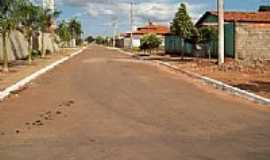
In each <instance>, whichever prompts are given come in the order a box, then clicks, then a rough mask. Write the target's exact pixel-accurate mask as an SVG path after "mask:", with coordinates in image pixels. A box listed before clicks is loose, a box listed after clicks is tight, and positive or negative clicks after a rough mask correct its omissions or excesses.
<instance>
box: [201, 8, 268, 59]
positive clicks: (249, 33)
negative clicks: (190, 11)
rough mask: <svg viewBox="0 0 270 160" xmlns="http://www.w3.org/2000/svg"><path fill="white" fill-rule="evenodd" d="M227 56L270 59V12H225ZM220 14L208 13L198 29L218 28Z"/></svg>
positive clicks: (202, 18) (203, 17)
mask: <svg viewBox="0 0 270 160" xmlns="http://www.w3.org/2000/svg"><path fill="white" fill-rule="evenodd" d="M224 21H225V54H226V56H230V57H234V58H236V59H247V58H262V59H270V12H225V13H224ZM217 22H218V13H217V12H206V13H205V14H204V15H203V16H202V17H201V18H200V19H199V21H198V22H197V24H196V25H197V27H205V26H207V27H217V25H218V23H217Z"/></svg>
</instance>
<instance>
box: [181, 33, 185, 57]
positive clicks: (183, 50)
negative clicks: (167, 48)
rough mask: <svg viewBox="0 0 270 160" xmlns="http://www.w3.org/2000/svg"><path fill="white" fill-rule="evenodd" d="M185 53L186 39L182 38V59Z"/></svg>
mask: <svg viewBox="0 0 270 160" xmlns="http://www.w3.org/2000/svg"><path fill="white" fill-rule="evenodd" d="M184 55H185V40H184V39H183V38H181V59H182V60H183V59H184Z"/></svg>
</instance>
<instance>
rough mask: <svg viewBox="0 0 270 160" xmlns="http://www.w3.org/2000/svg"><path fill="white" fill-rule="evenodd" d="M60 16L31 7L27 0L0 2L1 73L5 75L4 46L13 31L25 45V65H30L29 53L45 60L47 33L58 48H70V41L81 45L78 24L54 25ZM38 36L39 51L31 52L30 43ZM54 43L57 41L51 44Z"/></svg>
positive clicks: (76, 21) (56, 13) (73, 20)
mask: <svg viewBox="0 0 270 160" xmlns="http://www.w3.org/2000/svg"><path fill="white" fill-rule="evenodd" d="M60 14H61V12H59V11H51V10H49V9H43V8H42V7H40V6H38V5H35V4H33V3H32V2H31V1H30V0H1V1H0V37H1V39H2V46H1V52H2V59H3V62H2V64H3V67H2V71H3V72H8V71H9V63H10V60H9V57H10V55H9V51H8V45H9V44H8V43H9V39H10V34H11V32H12V31H14V30H18V31H20V32H22V33H23V35H24V36H25V39H26V40H27V44H28V58H27V60H28V64H32V61H33V53H35V55H36V53H39V55H40V57H42V58H45V57H46V54H47V51H46V50H45V48H44V46H45V43H47V42H45V33H50V34H52V35H54V36H55V37H59V38H60V41H59V42H58V43H59V44H60V45H61V44H64V45H62V46H61V47H70V41H71V40H74V41H75V42H76V44H81V43H83V40H82V39H81V34H82V33H83V32H82V26H81V23H80V21H79V20H77V19H76V18H72V19H71V20H69V21H68V22H66V21H62V22H60V23H59V24H58V25H57V22H56V20H57V18H58V17H59V15H60ZM37 35H40V36H41V43H40V48H39V49H38V50H34V48H33V45H34V44H33V39H34V38H36V37H35V36H37ZM55 42H57V41H55Z"/></svg>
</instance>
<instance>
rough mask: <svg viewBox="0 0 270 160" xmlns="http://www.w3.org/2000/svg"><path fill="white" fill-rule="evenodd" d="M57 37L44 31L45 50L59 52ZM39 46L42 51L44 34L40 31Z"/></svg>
mask: <svg viewBox="0 0 270 160" xmlns="http://www.w3.org/2000/svg"><path fill="white" fill-rule="evenodd" d="M56 41H57V37H56V36H55V35H54V34H52V33H44V50H45V51H47V52H50V53H54V52H57V51H58V50H59V46H58V44H57V43H56ZM34 43H37V48H36V49H38V50H40V51H41V48H42V36H41V33H39V36H38V38H37V42H34Z"/></svg>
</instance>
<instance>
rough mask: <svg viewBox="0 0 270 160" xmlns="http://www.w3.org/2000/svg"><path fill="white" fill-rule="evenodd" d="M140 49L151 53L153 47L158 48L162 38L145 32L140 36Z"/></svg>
mask: <svg viewBox="0 0 270 160" xmlns="http://www.w3.org/2000/svg"><path fill="white" fill-rule="evenodd" d="M140 41H141V44H140V49H142V50H149V53H150V54H151V53H152V50H153V49H157V48H159V46H160V45H161V43H162V40H161V39H160V38H158V37H157V35H155V34H147V35H145V36H143V37H142V38H141V40H140Z"/></svg>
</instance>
